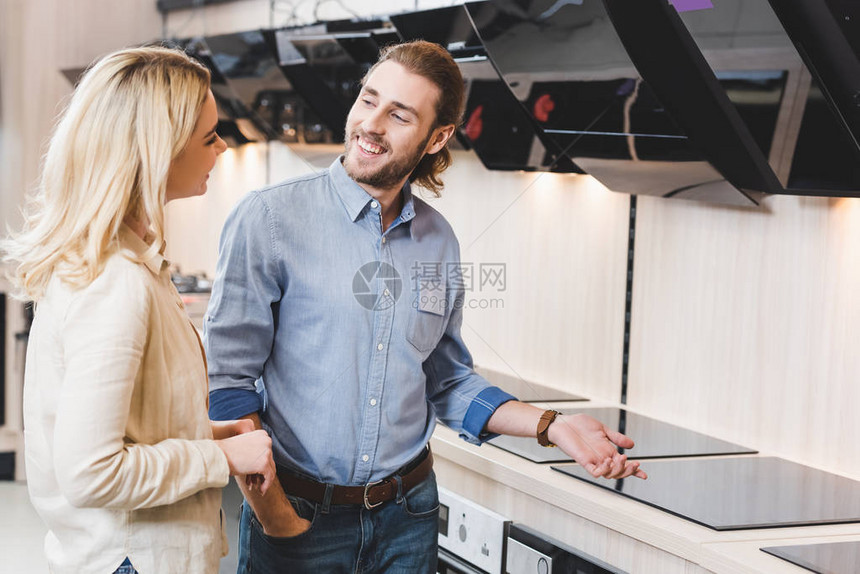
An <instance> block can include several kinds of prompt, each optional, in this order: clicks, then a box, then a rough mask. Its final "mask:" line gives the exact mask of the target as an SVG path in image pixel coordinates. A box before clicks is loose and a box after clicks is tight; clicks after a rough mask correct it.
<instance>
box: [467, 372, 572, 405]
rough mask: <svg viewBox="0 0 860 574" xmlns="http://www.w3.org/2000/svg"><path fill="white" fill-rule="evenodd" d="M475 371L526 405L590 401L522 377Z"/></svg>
mask: <svg viewBox="0 0 860 574" xmlns="http://www.w3.org/2000/svg"><path fill="white" fill-rule="evenodd" d="M475 371H476V372H477V373H478V374H479V375H481V376H482V377H484V378H485V379H487V380H488V381H489V382H490V383H492V384H493V385H495V386H497V387H499V388H500V389H502V390H503V391H505V392H508V393H510V394H512V395H514V396H515V397H517V399H519V400H520V401H522V402H524V403H531V402H554V401H587V400H588V399H587V398H585V397H582V396H579V395H575V394H573V393H569V392H567V391H561V390H559V389H553V388H552V387H545V386H543V385H539V384H537V383H534V382H532V381H527V380H525V379H522V378H520V377H513V376H511V375H506V374H504V373H499V372H497V371H491V370H489V369H484V368H481V367H475Z"/></svg>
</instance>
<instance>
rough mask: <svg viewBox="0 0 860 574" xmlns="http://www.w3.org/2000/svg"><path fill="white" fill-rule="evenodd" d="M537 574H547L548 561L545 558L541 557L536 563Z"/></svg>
mask: <svg viewBox="0 0 860 574" xmlns="http://www.w3.org/2000/svg"><path fill="white" fill-rule="evenodd" d="M537 571H538V574H549V563H548V562H547V561H546V558H541V559H540V560H538V563H537Z"/></svg>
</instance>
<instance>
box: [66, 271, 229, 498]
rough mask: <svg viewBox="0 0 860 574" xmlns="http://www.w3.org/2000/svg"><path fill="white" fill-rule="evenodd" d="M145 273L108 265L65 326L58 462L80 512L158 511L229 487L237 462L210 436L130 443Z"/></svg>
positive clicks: (148, 298)
mask: <svg viewBox="0 0 860 574" xmlns="http://www.w3.org/2000/svg"><path fill="white" fill-rule="evenodd" d="M148 272H149V271H147V270H146V269H145V268H143V267H140V266H136V265H135V266H132V264H129V265H125V264H120V265H116V264H114V265H111V264H108V266H107V267H106V269H105V272H104V273H102V275H101V276H100V277H99V278H98V279H96V281H94V282H93V283H92V284H91V285H89V286H88V287H86V288H85V289H83V290H81V291H80V292H78V293H76V294H75V296H74V298H73V300H72V302H71V303H70V305H69V308H68V311H67V313H66V317H65V318H64V321H63V328H62V330H61V332H60V334H59V336H60V337H61V338H62V344H63V366H64V368H65V376H64V377H63V385H62V390H61V392H60V394H59V396H58V397H56V400H57V408H56V413H57V417H56V422H55V428H54V466H55V469H56V475H57V481H58V483H59V486H60V489H61V491H62V492H63V494H64V496H65V497H66V498H67V499H68V500H69V502H71V503H72V504H73V505H75V506H81V507H108V508H123V509H134V508H145V507H153V506H160V505H164V504H170V503H173V502H176V501H178V500H182V499H183V498H186V497H188V496H191V495H192V494H195V493H196V492H199V491H200V490H203V489H206V488H213V487H223V486H225V485H226V484H227V480H228V475H229V473H230V466H229V464H228V460H227V457H226V456H225V454H224V452H223V451H222V449H221V448H219V446H218V443H216V442H215V441H213V440H208V439H202V440H185V439H176V438H171V439H167V440H163V441H161V442H158V443H157V444H139V443H133V442H130V441H129V439H128V438H127V437H126V428H127V425H128V418H129V410H130V408H131V400H132V393H133V390H134V387H135V384H136V382H137V383H138V384H145V383H146V382H145V380H142V379H141V380H138V379H139V378H140V377H142V374H141V373H140V370H141V364H142V361H143V357H144V351H145V349H146V347H147V345H148V344H150V337H151V335H152V334H151V333H150V332H149V328H150V306H151V305H152V304H153V299H152V297H153V296H152V295H151V294H150V292H149V290H148V289H147V285H146V279H147V278H146V276H145V275H143V274H144V273H148Z"/></svg>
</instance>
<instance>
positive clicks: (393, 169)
mask: <svg viewBox="0 0 860 574" xmlns="http://www.w3.org/2000/svg"><path fill="white" fill-rule="evenodd" d="M357 135H358V131H357V130H353V131H352V132H350V133H349V134H347V136H346V138H345V139H344V144H345V145H346V152H347V155H349V153H350V151H353V153H355V154H356V155H357V154H358V153H359V152H357V151H355V150H353V149H352V148H353V146H358V141H357V139H356V136H357ZM432 135H433V131H432V130H431V131H430V133H428V134H427V137H426V138H424V141H422V142H421V143H420V144H418V146H417V147H416V148H415V150H414V151H413V152H412V153H411V154H410V155H408V156H406V157H404V158H401V159H399V160H398V159H395V160H390V161H388V162H387V163H386V164H384V165H382V166H380V167H379V169H377V170H376V171H374V172H370V173H359V172H353V171H352V170H350V167H349V164H348V163H347V162H344V164H343V166H344V168H345V169H346V173H347V175H348V176H349V177H351V178H352V179H353V180H354V181H356V182H357V183H361V184H364V185H369V186H370V187H373V188H376V189H389V188H392V187H394V186H396V185H398V184H399V183H400V182H401V181H403V180H404V179H405V178H407V177H409V175H410V174H411V173H412V172H413V171H415V168H416V167H418V164H419V163H420V162H421V159H422V158H423V157H424V149H425V148H426V147H427V142H429V141H430V136H432ZM361 137H362V138H363V139H365V140H367V141H369V142H371V143H376V142H377V141H378V140H376V139H375V138H371V137H367V136H366V135H364V134H362V135H361ZM382 147H384V148H385V149H391V148H390V147H389V146H387V145H384V146H382ZM360 162H361V159H360V158H356V164H359V163H360Z"/></svg>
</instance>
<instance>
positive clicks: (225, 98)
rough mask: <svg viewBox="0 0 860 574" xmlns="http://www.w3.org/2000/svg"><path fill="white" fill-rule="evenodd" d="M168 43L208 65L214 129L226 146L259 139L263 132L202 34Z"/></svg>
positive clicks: (239, 144) (235, 145)
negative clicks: (215, 115) (215, 116)
mask: <svg viewBox="0 0 860 574" xmlns="http://www.w3.org/2000/svg"><path fill="white" fill-rule="evenodd" d="M169 45H172V46H173V47H176V48H180V49H183V50H185V52H186V53H187V54H188V55H189V56H191V57H192V58H194V59H196V60H197V61H199V62H200V63H201V64H203V65H204V66H206V67H207V68H209V75H210V78H211V88H212V95H213V96H215V102H216V103H217V104H218V125H217V127H216V131H217V132H218V135H220V136H221V139H223V140H224V141H225V142H226V143H227V145H228V146H230V147H237V146H241V145H244V144H246V143H251V142H257V141H263V140H264V139H265V135H264V134H263V133H262V132H261V131H260V130H259V129H258V128H257V126H256V124H255V123H254V121H253V120H252V119H251V118H250V117H249V115H248V112H247V110H246V109H245V107H244V106H243V105H242V104H241V102H240V100H239V98H238V96H237V95H236V94H235V93H234V92H233V90H232V88H230V86H229V84H227V80H226V79H225V78H224V76H223V75H222V74H221V72H219V71H218V68H217V67H216V66H215V64H214V62H213V61H212V54H211V53H210V52H209V48H208V46H206V42H205V41H204V40H203V38H191V39H186V40H179V41H176V42H172V43H170V44H169Z"/></svg>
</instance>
